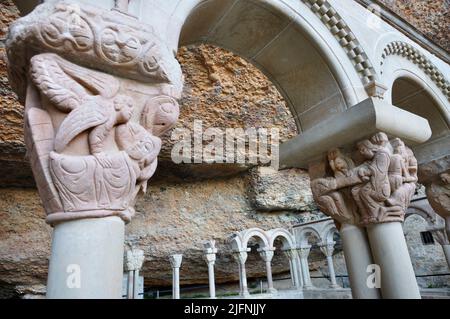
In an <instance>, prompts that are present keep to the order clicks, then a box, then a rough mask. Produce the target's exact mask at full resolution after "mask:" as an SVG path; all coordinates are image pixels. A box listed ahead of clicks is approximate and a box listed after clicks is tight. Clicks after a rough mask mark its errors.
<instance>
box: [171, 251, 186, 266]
mask: <svg viewBox="0 0 450 319" xmlns="http://www.w3.org/2000/svg"><path fill="white" fill-rule="evenodd" d="M169 261H170V265H171V266H172V268H180V267H181V262H182V261H183V255H182V254H174V255H170V256H169Z"/></svg>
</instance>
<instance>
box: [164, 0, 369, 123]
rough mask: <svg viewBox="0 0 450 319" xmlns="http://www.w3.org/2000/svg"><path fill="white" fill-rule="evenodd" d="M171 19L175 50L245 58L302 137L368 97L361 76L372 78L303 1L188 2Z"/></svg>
mask: <svg viewBox="0 0 450 319" xmlns="http://www.w3.org/2000/svg"><path fill="white" fill-rule="evenodd" d="M322 2H323V3H325V4H326V5H327V6H328V7H329V3H328V1H322ZM306 3H307V1H306ZM325 4H324V5H325ZM329 10H330V11H333V10H331V9H329ZM334 12H335V10H334ZM336 14H337V13H336ZM173 16H174V17H176V20H175V19H174V21H176V23H175V24H173V25H171V26H170V27H171V28H172V31H167V33H168V32H170V33H171V38H172V41H171V42H172V48H173V49H174V50H176V48H177V47H178V46H179V45H180V46H181V45H191V44H200V43H209V44H213V45H216V46H219V47H222V48H225V49H228V50H230V51H232V52H234V53H236V54H238V55H240V56H241V57H243V58H245V59H246V60H248V61H249V62H251V63H252V64H254V65H255V66H256V67H258V68H259V69H260V70H261V71H262V72H263V73H265V75H266V76H268V78H269V79H270V80H271V81H272V83H274V85H275V86H277V88H278V89H279V91H280V93H281V94H282V95H283V97H284V98H285V100H286V102H287V104H288V106H289V107H290V109H291V112H292V114H293V116H294V118H295V119H296V124H297V127H298V129H299V132H302V131H304V130H307V129H309V128H311V127H313V126H314V125H316V124H317V123H319V122H321V121H323V120H325V119H326V118H329V117H332V116H334V115H336V114H337V113H340V112H342V111H344V110H346V109H347V108H349V107H351V106H353V105H355V104H356V103H358V102H360V101H362V100H364V99H365V98H367V93H366V91H365V89H364V84H365V83H364V81H368V79H367V78H364V77H363V76H362V73H364V74H366V73H369V74H371V73H370V72H363V71H364V70H361V69H360V68H359V67H356V66H355V62H354V61H352V60H351V58H349V56H351V54H349V52H348V51H346V50H347V49H348V48H347V47H345V48H343V47H342V46H341V44H340V42H339V39H337V38H336V36H335V35H333V33H332V32H331V31H330V29H329V26H327V25H326V23H324V22H323V21H322V20H321V19H320V16H318V15H317V14H316V13H314V11H313V10H312V9H311V8H310V7H308V5H306V4H305V3H304V2H302V1H284V0H257V1H256V0H245V1H244V0H185V1H181V2H180V4H179V5H178V6H177V7H176V9H175V11H174V14H173ZM339 18H340V17H339ZM168 30H169V29H168ZM345 31H346V32H343V33H344V34H346V35H348V34H349V33H351V32H350V31H348V30H345ZM339 34H341V33H339ZM352 36H353V34H352ZM351 42H352V45H354V43H358V42H357V39H355V38H354V40H352V41H351ZM358 48H360V46H358ZM365 57H366V56H365ZM358 60H359V59H358ZM363 60H364V61H366V62H367V63H366V64H370V63H368V61H367V60H366V59H363ZM366 64H364V65H366ZM370 76H372V75H369V77H370Z"/></svg>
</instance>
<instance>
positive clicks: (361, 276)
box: [339, 224, 381, 299]
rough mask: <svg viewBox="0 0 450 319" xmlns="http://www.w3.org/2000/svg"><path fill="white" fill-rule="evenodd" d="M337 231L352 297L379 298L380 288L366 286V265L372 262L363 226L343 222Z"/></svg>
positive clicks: (367, 274)
mask: <svg viewBox="0 0 450 319" xmlns="http://www.w3.org/2000/svg"><path fill="white" fill-rule="evenodd" d="M339 232H340V234H341V239H342V244H343V250H344V258H345V264H346V266H347V271H348V277H349V281H350V287H351V289H352V296H353V298H354V299H380V298H381V294H380V290H379V289H378V288H370V287H369V286H367V278H368V276H369V273H368V272H367V267H368V266H369V265H372V264H374V262H373V258H372V252H371V251H370V246H369V242H368V239H367V234H366V230H365V228H363V227H358V226H355V225H351V224H343V225H341V228H340V230H339Z"/></svg>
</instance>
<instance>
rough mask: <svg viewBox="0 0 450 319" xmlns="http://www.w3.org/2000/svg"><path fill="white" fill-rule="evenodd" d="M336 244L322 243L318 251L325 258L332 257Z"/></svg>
mask: <svg viewBox="0 0 450 319" xmlns="http://www.w3.org/2000/svg"><path fill="white" fill-rule="evenodd" d="M335 244H336V242H327V243H322V244H320V245H319V248H320V251H321V252H322V253H323V254H324V255H325V256H326V257H332V256H333V252H334V245H335Z"/></svg>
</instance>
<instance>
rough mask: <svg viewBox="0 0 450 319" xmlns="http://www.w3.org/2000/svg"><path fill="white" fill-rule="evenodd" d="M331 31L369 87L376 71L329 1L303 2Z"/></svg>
mask: <svg viewBox="0 0 450 319" xmlns="http://www.w3.org/2000/svg"><path fill="white" fill-rule="evenodd" d="M302 1H303V2H304V3H305V4H306V5H307V6H308V7H309V8H310V9H311V10H312V11H313V12H314V13H315V14H316V15H317V16H318V17H319V18H320V20H321V21H322V23H323V24H324V25H325V26H326V27H327V28H328V29H329V30H330V32H331V33H332V34H333V35H334V37H335V38H336V39H337V40H338V42H339V44H340V45H341V47H342V48H343V49H344V50H345V51H346V53H347V56H348V57H349V58H350V60H351V61H352V63H353V65H354V67H355V69H356V71H357V72H358V74H359V76H360V78H361V81H362V82H363V84H364V85H367V84H369V83H371V82H373V81H375V80H376V78H377V76H376V71H375V69H374V68H373V65H372V63H371V62H370V60H369V57H368V55H367V53H366V52H365V51H364V49H363V47H362V46H361V44H360V43H359V41H358V39H357V38H356V36H355V34H354V33H353V32H352V31H351V30H350V27H349V26H348V25H347V23H346V22H345V21H344V19H343V18H342V17H341V15H340V14H339V13H338V12H337V11H336V10H335V9H334V8H333V7H332V5H331V4H330V3H329V2H328V1H327V0H302Z"/></svg>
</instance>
